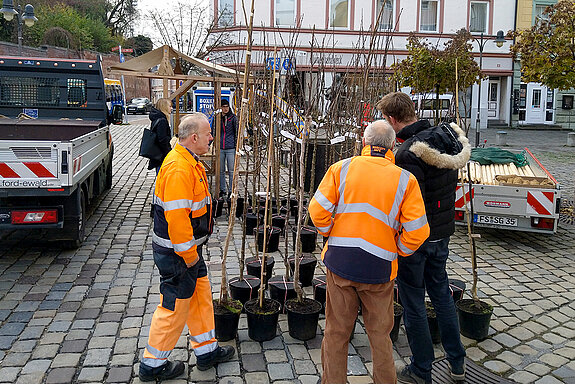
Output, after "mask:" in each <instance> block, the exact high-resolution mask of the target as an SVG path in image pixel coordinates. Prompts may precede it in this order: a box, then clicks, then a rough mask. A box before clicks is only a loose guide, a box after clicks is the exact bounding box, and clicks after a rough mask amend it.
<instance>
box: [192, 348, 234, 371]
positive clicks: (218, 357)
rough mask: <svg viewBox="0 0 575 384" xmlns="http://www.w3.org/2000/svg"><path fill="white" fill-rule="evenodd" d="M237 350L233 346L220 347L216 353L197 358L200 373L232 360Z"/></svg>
mask: <svg viewBox="0 0 575 384" xmlns="http://www.w3.org/2000/svg"><path fill="white" fill-rule="evenodd" d="M235 353H236V350H235V349H234V347H232V346H231V345H224V346H223V347H218V348H217V349H216V350H215V351H213V352H210V353H206V354H205V355H200V356H198V357H197V358H196V365H197V367H198V369H199V370H200V371H207V370H208V369H210V368H211V367H213V366H214V365H216V364H218V363H223V362H224V361H228V360H230V359H231V358H232V357H233V356H234V354H235Z"/></svg>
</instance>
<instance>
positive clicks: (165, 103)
mask: <svg viewBox="0 0 575 384" xmlns="http://www.w3.org/2000/svg"><path fill="white" fill-rule="evenodd" d="M171 113H172V102H171V101H170V100H168V99H159V100H158V101H157V102H156V107H155V108H152V110H151V111H150V120H151V121H152V125H151V129H152V131H154V132H156V135H157V140H158V146H159V147H160V148H161V149H162V154H163V156H162V159H161V160H154V159H150V162H149V163H148V169H153V168H156V174H158V172H159V171H160V167H161V166H162V162H163V161H164V158H165V157H166V155H167V154H168V152H170V151H171V150H172V147H171V146H170V140H171V139H172V131H171V130H170V123H169V122H168V119H169V118H170V115H171Z"/></svg>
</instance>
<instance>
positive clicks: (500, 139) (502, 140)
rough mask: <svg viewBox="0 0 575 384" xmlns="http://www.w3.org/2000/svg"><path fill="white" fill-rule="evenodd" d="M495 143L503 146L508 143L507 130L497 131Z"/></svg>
mask: <svg viewBox="0 0 575 384" xmlns="http://www.w3.org/2000/svg"><path fill="white" fill-rule="evenodd" d="M495 144H496V145H497V146H500V147H503V146H506V145H507V132H505V131H497V135H496V136H495Z"/></svg>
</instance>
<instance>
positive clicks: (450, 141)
mask: <svg viewBox="0 0 575 384" xmlns="http://www.w3.org/2000/svg"><path fill="white" fill-rule="evenodd" d="M420 128H423V127H420ZM409 151H410V152H412V153H413V154H414V155H416V156H417V157H419V158H420V159H421V160H422V161H423V162H424V163H426V164H428V165H431V166H433V167H436V168H442V169H459V168H462V167H463V166H465V164H466V163H467V161H468V160H469V157H470V156H471V146H470V145H469V140H468V139H467V137H465V132H463V130H462V129H461V128H459V126H457V124H455V123H451V124H449V125H448V124H446V123H442V124H440V125H439V126H437V127H431V126H429V127H428V128H424V129H422V130H419V132H417V133H415V134H414V135H413V144H412V145H411V146H410V147H409Z"/></svg>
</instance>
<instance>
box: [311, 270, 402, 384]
mask: <svg viewBox="0 0 575 384" xmlns="http://www.w3.org/2000/svg"><path fill="white" fill-rule="evenodd" d="M326 282H327V289H326V304H325V320H326V322H325V332H324V335H323V342H322V344H321V365H322V369H323V375H322V379H321V382H322V384H346V383H347V352H348V343H349V337H350V335H351V332H352V331H353V329H354V326H355V320H356V318H357V312H358V309H359V302H360V300H361V305H362V307H361V308H362V314H363V321H364V324H365V329H366V331H367V336H368V338H369V344H370V346H371V356H372V358H373V382H374V384H396V383H397V377H396V373H395V362H394V360H393V348H392V343H391V339H390V338H389V333H390V332H391V329H392V328H393V281H390V282H388V283H383V284H365V283H356V282H354V281H350V280H347V279H344V278H342V277H340V276H338V275H336V274H335V273H332V272H331V271H329V269H328V270H327V280H326Z"/></svg>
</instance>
